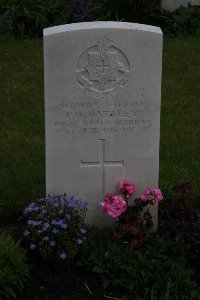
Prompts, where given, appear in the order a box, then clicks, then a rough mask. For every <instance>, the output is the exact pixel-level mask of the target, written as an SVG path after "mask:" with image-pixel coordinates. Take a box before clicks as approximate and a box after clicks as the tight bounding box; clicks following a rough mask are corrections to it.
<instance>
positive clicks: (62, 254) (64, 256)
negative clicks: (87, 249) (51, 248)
mask: <svg viewBox="0 0 200 300" xmlns="http://www.w3.org/2000/svg"><path fill="white" fill-rule="evenodd" d="M59 256H60V258H61V259H66V258H67V254H66V253H65V252H62V253H61V254H60V255H59Z"/></svg>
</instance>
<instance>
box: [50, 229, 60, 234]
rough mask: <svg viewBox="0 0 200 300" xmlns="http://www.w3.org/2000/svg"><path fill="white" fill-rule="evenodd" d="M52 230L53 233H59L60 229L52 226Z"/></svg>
mask: <svg viewBox="0 0 200 300" xmlns="http://www.w3.org/2000/svg"><path fill="white" fill-rule="evenodd" d="M52 232H53V233H59V232H60V230H58V229H55V228H54V229H53V230H52Z"/></svg>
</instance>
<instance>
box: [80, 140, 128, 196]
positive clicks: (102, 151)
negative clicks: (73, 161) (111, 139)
mask: <svg viewBox="0 0 200 300" xmlns="http://www.w3.org/2000/svg"><path fill="white" fill-rule="evenodd" d="M98 143H99V160H98V161H82V160H81V168H82V167H99V183H100V187H101V190H102V199H103V198H104V195H105V167H124V160H120V161H116V160H110V161H109V160H105V139H99V140H98Z"/></svg>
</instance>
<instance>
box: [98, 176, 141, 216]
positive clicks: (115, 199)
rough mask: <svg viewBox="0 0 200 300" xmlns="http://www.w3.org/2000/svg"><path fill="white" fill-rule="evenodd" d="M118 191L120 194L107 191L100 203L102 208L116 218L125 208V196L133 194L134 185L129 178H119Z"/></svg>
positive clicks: (126, 204)
mask: <svg viewBox="0 0 200 300" xmlns="http://www.w3.org/2000/svg"><path fill="white" fill-rule="evenodd" d="M119 191H120V192H121V193H122V194H114V195H112V194H110V193H107V194H106V196H105V198H104V200H103V203H102V207H103V210H104V211H105V212H106V213H107V214H108V215H109V216H111V217H112V218H118V217H119V216H120V215H121V214H123V213H124V212H125V211H126V210H127V207H128V203H127V198H128V197H130V196H133V195H134V194H135V192H136V186H135V184H134V182H132V181H130V180H121V181H120V183H119Z"/></svg>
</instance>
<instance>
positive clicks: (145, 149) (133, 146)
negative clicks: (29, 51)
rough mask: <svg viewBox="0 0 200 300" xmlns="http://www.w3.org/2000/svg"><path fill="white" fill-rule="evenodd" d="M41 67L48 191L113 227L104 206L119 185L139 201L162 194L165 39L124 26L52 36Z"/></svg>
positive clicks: (153, 30)
mask: <svg viewBox="0 0 200 300" xmlns="http://www.w3.org/2000/svg"><path fill="white" fill-rule="evenodd" d="M44 65H45V122H46V124H45V125H46V126H45V128H46V191H47V193H51V194H57V193H59V194H60V193H64V192H68V193H70V194H74V195H76V196H77V197H79V198H82V199H84V200H86V201H87V202H88V221H89V223H91V224H96V225H98V226H106V225H109V224H110V217H108V216H107V215H105V213H103V212H102V208H101V206H100V205H99V203H100V202H101V201H102V200H103V198H104V195H105V193H107V192H111V193H112V192H114V191H115V190H116V187H117V184H118V183H119V181H120V180H121V179H123V178H124V179H132V180H134V181H135V183H136V185H137V187H138V192H137V195H140V194H141V193H142V192H143V190H144V188H146V187H152V188H156V187H157V186H158V170H159V133H160V98H161V66H162V32H161V30H160V28H158V27H153V26H146V25H140V24H132V23H122V22H90V23H77V24H69V25H63V26H56V27H52V28H47V29H45V30H44ZM156 215H157V209H156V208H154V211H153V217H154V221H156V220H157V218H156ZM155 226H156V225H155Z"/></svg>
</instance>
